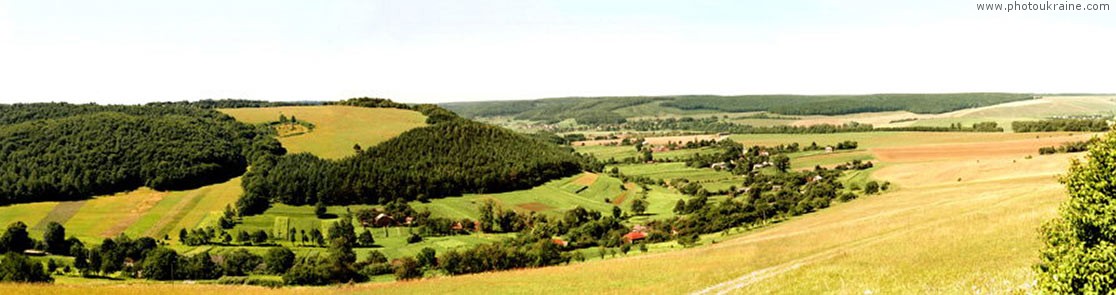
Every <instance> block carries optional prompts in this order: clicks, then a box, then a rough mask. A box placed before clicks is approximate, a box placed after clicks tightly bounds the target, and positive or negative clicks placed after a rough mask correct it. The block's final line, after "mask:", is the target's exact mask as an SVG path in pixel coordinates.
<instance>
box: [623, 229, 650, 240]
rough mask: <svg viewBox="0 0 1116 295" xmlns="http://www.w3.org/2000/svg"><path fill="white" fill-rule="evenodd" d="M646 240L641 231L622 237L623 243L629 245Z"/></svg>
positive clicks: (644, 234)
mask: <svg viewBox="0 0 1116 295" xmlns="http://www.w3.org/2000/svg"><path fill="white" fill-rule="evenodd" d="M646 238H647V233H645V232H641V231H632V232H630V233H628V234H626V235H624V237H623V239H624V242H625V243H631V242H635V241H639V240H642V239H646Z"/></svg>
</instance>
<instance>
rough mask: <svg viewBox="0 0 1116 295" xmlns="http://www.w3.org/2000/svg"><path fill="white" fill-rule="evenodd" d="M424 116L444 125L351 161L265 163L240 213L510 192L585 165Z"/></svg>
mask: <svg viewBox="0 0 1116 295" xmlns="http://www.w3.org/2000/svg"><path fill="white" fill-rule="evenodd" d="M416 108H419V107H416ZM424 108H425V109H423V110H422V112H423V113H424V114H427V115H428V116H429V118H440V119H436V120H432V122H433V123H432V124H433V125H431V126H426V127H422V128H416V129H412V130H409V131H407V132H404V133H403V134H400V135H399V136H396V137H395V138H393V139H390V140H388V141H386V142H383V143H381V144H379V145H376V146H374V147H371V148H368V149H365V150H363V151H361V152H359V153H357V154H356V155H354V156H352V157H348V158H344V159H341V160H337V161H330V160H325V159H320V158H318V157H315V156H313V155H310V154H295V155H287V156H282V157H270V158H269V160H268V161H262V162H261V163H260V165H257V166H255V167H253V169H252V171H251V172H249V173H248V174H247V175H246V176H245V178H244V182H243V185H244V188H245V195H244V196H243V197H242V198H241V199H240V200H239V201H238V202H237V207H238V210H239V211H240V212H241V214H248V215H250V214H255V213H259V212H262V211H263V210H264V209H266V208H267V207H268V206H269V204H270V203H271V202H273V201H274V202H281V203H286V204H293V205H302V204H314V203H317V202H322V203H325V204H384V203H387V202H390V201H393V200H405V201H410V200H423V199H427V198H441V197H445V196H454V195H461V194H464V193H490V192H500V191H511V190H519V189H525V188H530V187H533V186H537V185H540V184H542V183H545V182H546V181H549V180H551V179H555V178H558V177H563V176H568V175H573V174H576V173H578V172H580V171H581V170H582V167H583V165H582V162H583V160H585V159H583V158H580V157H579V156H577V155H575V154H574V153H573V151H572V150H570V149H569V148H563V147H559V146H557V145H554V144H552V143H548V142H543V141H541V140H538V139H535V138H533V137H528V136H525V135H522V134H518V133H515V132H513V131H510V130H507V129H504V128H501V127H497V126H492V125H487V124H483V123H478V122H474V121H470V120H466V119H461V118H458V117H456V115H454V114H453V113H452V112H449V111H446V110H443V109H441V108H438V107H436V106H426V107H424ZM431 115H436V116H431ZM586 165H588V164H586Z"/></svg>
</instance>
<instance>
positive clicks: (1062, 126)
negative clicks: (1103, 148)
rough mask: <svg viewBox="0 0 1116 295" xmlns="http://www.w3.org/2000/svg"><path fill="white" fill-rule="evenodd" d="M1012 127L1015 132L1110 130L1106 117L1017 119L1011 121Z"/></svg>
mask: <svg viewBox="0 0 1116 295" xmlns="http://www.w3.org/2000/svg"><path fill="white" fill-rule="evenodd" d="M1011 129H1013V130H1015V132H1051V131H1088V132H1101V131H1108V129H1109V126H1108V121H1105V120H1104V119H1050V120H1042V121H1015V122H1011Z"/></svg>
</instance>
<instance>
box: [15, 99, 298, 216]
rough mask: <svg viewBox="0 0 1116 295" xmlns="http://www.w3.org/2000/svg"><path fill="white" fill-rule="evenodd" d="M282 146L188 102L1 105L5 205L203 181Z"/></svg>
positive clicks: (238, 169)
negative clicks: (165, 103) (170, 104)
mask: <svg viewBox="0 0 1116 295" xmlns="http://www.w3.org/2000/svg"><path fill="white" fill-rule="evenodd" d="M283 152H284V151H283V148H282V147H281V146H280V145H279V143H278V142H277V141H275V140H274V139H273V138H271V137H270V136H268V134H267V132H266V131H265V130H263V129H259V128H257V127H254V126H250V125H246V124H242V123H239V122H237V121H235V120H233V119H232V118H231V117H228V116H226V115H224V114H221V113H219V112H217V111H214V110H210V109H203V108H199V107H194V106H189V105H177V106H99V105H91V104H90V105H71V104H64V103H45V104H20V105H0V203H3V204H10V203H19V202H36V201H51V200H76V199H83V198H88V197H90V196H94V195H101V194H111V193H115V192H121V191H127V190H132V189H135V188H138V187H140V186H149V187H152V188H154V189H158V190H166V189H181V188H192V187H198V186H202V185H206V184H211V183H215V182H219V181H223V180H226V179H228V178H230V177H234V176H237V175H240V174H242V173H243V172H244V171H245V169H246V167H247V166H248V162H249V161H250V160H251V159H253V158H256V157H259V156H260V155H263V154H281V153H283Z"/></svg>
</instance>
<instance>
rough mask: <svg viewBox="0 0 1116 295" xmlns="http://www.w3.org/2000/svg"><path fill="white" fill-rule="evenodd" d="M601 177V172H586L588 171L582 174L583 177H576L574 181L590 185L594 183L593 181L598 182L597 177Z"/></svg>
mask: <svg viewBox="0 0 1116 295" xmlns="http://www.w3.org/2000/svg"><path fill="white" fill-rule="evenodd" d="M600 177H601V175H600V174H596V173H589V172H586V173H583V174H581V177H578V178H577V179H574V181H573V183H575V184H580V185H585V186H589V185H593V183H595V182H597V178H600Z"/></svg>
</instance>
